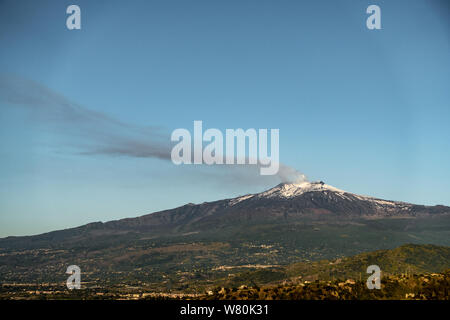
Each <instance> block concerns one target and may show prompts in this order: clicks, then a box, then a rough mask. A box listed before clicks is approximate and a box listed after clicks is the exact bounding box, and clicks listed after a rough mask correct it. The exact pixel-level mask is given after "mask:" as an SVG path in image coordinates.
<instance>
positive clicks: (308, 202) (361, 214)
mask: <svg viewBox="0 0 450 320" xmlns="http://www.w3.org/2000/svg"><path fill="white" fill-rule="evenodd" d="M449 214H450V207H446V206H441V205H438V206H423V205H415V204H410V203H405V202H400V201H390V200H382V199H377V198H373V197H368V196H361V195H357V194H353V193H349V192H346V191H343V190H340V189H337V188H335V187H333V186H330V185H327V184H325V183H324V182H322V181H320V182H302V183H298V184H295V183H281V184H279V185H277V186H275V187H273V188H271V189H269V190H267V191H264V192H261V193H257V194H249V195H244V196H241V197H237V198H232V199H225V200H218V201H213V202H204V203H202V204H197V205H195V204H191V203H190V204H186V205H184V206H181V207H178V208H174V209H170V210H164V211H160V212H155V213H151V214H147V215H144V216H141V217H137V218H126V219H121V220H116V221H110V222H106V223H102V222H95V223H91V224H87V225H85V226H81V227H78V228H73V229H67V230H62V231H56V232H50V233H46V234H43V235H39V236H33V237H18V238H17V237H9V238H7V239H4V240H2V241H0V245H1V244H2V243H3V244H5V243H8V239H9V240H11V241H10V242H9V243H13V242H16V243H17V242H18V241H19V242H20V241H21V239H24V240H31V239H33V241H34V240H36V241H42V240H43V241H61V240H68V239H70V240H71V241H72V240H75V241H77V240H82V237H85V236H86V235H90V236H92V237H96V236H99V237H101V236H105V235H112V234H124V233H127V232H136V233H145V234H151V235H152V236H161V235H165V236H167V235H170V234H172V235H180V234H184V233H188V232H197V233H199V232H203V231H211V229H222V228H227V227H230V226H236V224H237V225H239V224H249V223H250V224H257V223H264V222H265V223H267V222H274V223H279V222H283V221H291V220H292V221H294V220H295V221H296V220H300V221H301V220H317V221H321V220H322V221H327V220H328V221H333V220H337V221H343V220H349V221H352V220H358V219H381V218H426V217H436V216H444V215H449ZM80 237H81V238H80Z"/></svg>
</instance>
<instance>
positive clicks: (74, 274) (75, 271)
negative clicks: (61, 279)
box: [66, 265, 81, 290]
mask: <svg viewBox="0 0 450 320" xmlns="http://www.w3.org/2000/svg"><path fill="white" fill-rule="evenodd" d="M66 273H67V274H70V276H69V278H67V281H66V286H67V289H69V290H73V289H81V269H80V267H79V266H76V265H71V266H68V267H67V270H66Z"/></svg>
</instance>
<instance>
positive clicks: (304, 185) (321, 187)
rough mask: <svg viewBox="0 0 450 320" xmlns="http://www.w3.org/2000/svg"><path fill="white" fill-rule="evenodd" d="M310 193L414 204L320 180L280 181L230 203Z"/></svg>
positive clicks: (390, 204)
mask: <svg viewBox="0 0 450 320" xmlns="http://www.w3.org/2000/svg"><path fill="white" fill-rule="evenodd" d="M307 193H310V194H311V195H314V194H320V195H321V196H327V195H328V196H332V195H333V196H337V197H339V198H341V199H343V200H347V201H368V202H370V203H372V204H373V205H375V206H379V207H398V208H403V209H406V208H408V207H410V206H412V204H409V203H405V202H400V201H390V200H383V199H377V198H374V197H369V196H362V195H358V194H354V193H350V192H347V191H345V190H341V189H338V188H336V187H333V186H331V185H328V184H325V183H324V182H323V181H318V182H301V183H280V184H278V185H277V186H275V187H273V188H271V189H269V190H267V191H264V192H261V193H256V194H248V195H245V196H241V197H237V198H233V199H230V202H229V205H231V206H234V205H236V204H238V203H240V202H242V201H245V200H249V199H252V200H256V199H285V200H289V199H293V198H296V197H299V196H301V195H304V194H307Z"/></svg>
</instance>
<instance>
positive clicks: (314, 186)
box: [258, 181, 346, 198]
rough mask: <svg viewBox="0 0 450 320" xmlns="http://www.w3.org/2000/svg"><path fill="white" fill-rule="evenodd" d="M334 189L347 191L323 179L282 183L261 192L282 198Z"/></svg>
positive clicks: (261, 194)
mask: <svg viewBox="0 0 450 320" xmlns="http://www.w3.org/2000/svg"><path fill="white" fill-rule="evenodd" d="M327 190H328V191H332V192H338V193H342V194H343V193H346V192H345V191H344V190H340V189H338V188H335V187H333V186H330V185H328V184H325V183H324V182H323V181H317V182H307V181H305V182H301V183H280V184H279V185H277V186H275V187H273V188H272V189H269V190H267V191H264V192H262V193H259V194H258V195H259V196H260V197H267V198H273V197H282V198H291V197H297V196H299V195H302V194H304V193H306V192H314V191H327Z"/></svg>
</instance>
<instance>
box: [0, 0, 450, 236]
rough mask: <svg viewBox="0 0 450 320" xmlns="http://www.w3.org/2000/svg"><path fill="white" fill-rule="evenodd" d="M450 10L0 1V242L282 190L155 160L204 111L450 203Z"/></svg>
mask: <svg viewBox="0 0 450 320" xmlns="http://www.w3.org/2000/svg"><path fill="white" fill-rule="evenodd" d="M449 3H450V2H449V1H445V0H444V1H438V0H403V1H402V0H397V1H378V0H370V1H366V0H358V1H354V0H340V1H331V0H330V1H318V0H314V1H313V0H309V1H274V0H272V1H265V0H255V1H249V0H239V1H237V0H236V1H230V0H227V1H225V0H213V1H212V0H207V1H206V0H205V1H203V0H202V1H199V0H192V1H182V0H170V1H169V0H168V1H137V0H136V1H124V0H122V1H113V0H108V1H100V0H95V1H93V0H91V1H76V0H71V1H65V0H58V1H43V0H32V1H31V0H30V1H24V0H13V1H9V0H6V1H5V0H2V1H0V236H8V235H26V234H36V233H41V232H46V231H51V230H55V229H61V228H67V227H73V226H78V225H81V224H84V223H88V222H93V221H108V220H113V219H119V218H124V217H134V216H139V215H142V214H146V213H150V212H153V211H156V210H162V209H167V208H172V207H176V206H179V205H182V204H185V203H188V202H194V203H200V202H203V201H211V200H217V199H221V198H229V197H234V196H237V195H242V194H246V193H250V192H259V191H262V190H264V189H267V188H269V187H271V186H272V185H273V184H275V183H277V181H275V180H276V179H272V180H271V179H262V178H258V177H257V176H256V177H252V176H251V175H250V174H236V172H233V173H229V172H228V171H227V170H224V169H223V168H204V167H194V166H181V167H176V166H175V165H173V164H172V163H171V162H170V161H167V160H164V159H159V158H155V157H153V156H147V153H146V148H153V147H154V144H153V142H151V143H150V141H157V145H158V146H159V145H163V146H164V145H166V146H167V145H169V143H170V141H169V139H170V133H171V132H172V131H173V130H174V129H176V128H187V129H189V130H190V131H192V126H193V121H194V120H202V121H203V124H204V127H205V128H219V129H221V130H225V129H226V128H244V129H247V128H278V129H280V160H281V161H282V162H283V163H285V164H286V165H289V166H291V167H294V168H296V169H297V170H299V171H301V172H302V173H304V174H306V175H307V176H308V178H309V179H310V180H319V179H320V180H324V181H325V182H326V183H328V184H331V185H333V186H335V187H338V188H340V189H345V190H347V191H350V192H354V193H359V194H366V195H372V196H376V197H380V198H385V199H393V200H402V201H408V202H413V203H420V204H446V205H450V122H449V120H450V103H449V101H450V13H449V11H450V7H449ZM70 4H77V5H79V6H80V8H81V20H82V22H81V24H82V29H81V30H72V31H69V30H68V29H67V28H66V17H67V16H68V15H67V14H66V8H67V6H69V5H70ZM370 4H377V5H379V6H380V8H381V13H382V14H381V19H382V22H381V24H382V30H368V29H367V28H366V18H367V17H368V15H367V14H366V8H367V7H368V6H369V5H370ZM137 136H138V137H139V138H138V139H137V140H136V139H135V138H136V137H137ZM147 138H148V141H147V140H146V139H147ZM105 146H106V147H107V149H108V148H109V149H108V150H109V151H105V150H104V147H105ZM102 148H103V149H102ZM111 148H116V149H115V150H119V151H120V152H110V151H111ZM124 150H125V152H122V151H124ZM136 150H138V151H136ZM135 151H136V152H135ZM152 152H153V151H152Z"/></svg>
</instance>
